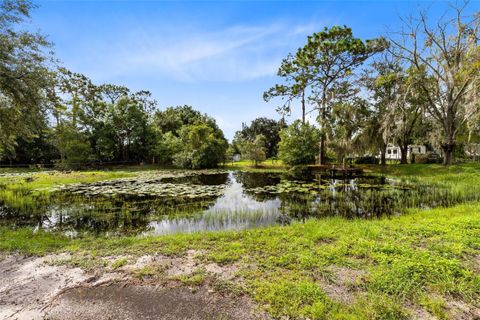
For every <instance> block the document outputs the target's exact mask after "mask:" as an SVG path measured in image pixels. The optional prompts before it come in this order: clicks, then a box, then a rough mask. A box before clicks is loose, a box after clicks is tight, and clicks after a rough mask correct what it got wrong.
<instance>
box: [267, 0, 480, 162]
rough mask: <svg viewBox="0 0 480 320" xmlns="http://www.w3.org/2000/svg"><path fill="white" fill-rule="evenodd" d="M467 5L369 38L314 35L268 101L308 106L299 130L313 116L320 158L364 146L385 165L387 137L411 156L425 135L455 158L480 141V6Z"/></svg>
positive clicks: (292, 57)
mask: <svg viewBox="0 0 480 320" xmlns="http://www.w3.org/2000/svg"><path fill="white" fill-rule="evenodd" d="M468 5H469V3H468V2H464V3H462V4H461V5H458V6H451V9H450V11H448V12H446V13H445V15H443V16H442V18H441V19H440V20H438V21H429V20H428V14H427V12H426V11H422V12H420V13H419V15H418V16H412V17H407V18H405V19H403V20H402V21H403V25H402V28H401V30H398V32H394V33H391V34H390V35H389V36H388V37H379V38H376V39H370V40H365V41H364V40H362V39H359V38H356V37H355V36H354V35H353V32H352V30H351V29H350V28H349V27H347V26H334V27H332V28H330V29H328V28H325V29H324V30H323V31H321V32H317V33H314V34H313V35H311V36H309V37H308V40H307V43H306V44H305V45H304V46H303V47H301V48H299V49H298V50H297V51H296V53H295V54H289V55H288V56H287V57H286V58H285V59H284V60H283V61H282V63H281V65H280V67H279V69H278V73H277V74H278V76H279V78H280V80H281V81H280V83H279V84H277V85H275V86H274V87H272V88H270V89H269V90H267V91H266V92H265V93H264V99H265V100H266V101H269V100H271V99H274V98H277V99H281V101H282V103H281V104H280V106H279V107H278V109H277V110H278V111H279V112H280V113H282V114H289V113H290V112H291V111H292V108H293V107H294V105H295V106H296V105H299V108H300V111H301V114H302V118H301V119H302V120H301V122H302V125H300V124H298V123H294V124H293V125H292V126H293V128H291V130H296V131H297V132H296V134H297V135H300V134H301V132H300V131H302V130H307V129H305V128H304V126H306V125H308V123H307V120H306V118H307V117H306V116H307V114H314V116H315V118H314V124H315V125H316V127H318V131H319V132H318V134H319V143H318V146H317V147H316V148H315V149H317V150H318V157H317V158H318V162H319V163H320V164H324V163H325V162H327V161H328V160H329V158H336V160H337V161H339V162H342V161H343V160H344V159H345V158H347V157H355V156H361V155H365V154H370V155H372V156H376V155H380V158H381V162H382V163H383V164H384V163H385V158H386V156H385V153H386V150H387V144H388V143H393V144H395V145H398V146H399V147H400V149H401V163H406V162H407V158H406V156H407V148H408V145H410V144H413V143H418V144H426V145H428V146H429V147H430V148H432V149H435V148H437V149H439V150H441V153H442V155H443V163H444V164H445V165H449V164H451V163H452V162H453V160H454V155H455V152H457V153H458V154H461V153H462V146H465V145H466V144H469V143H472V142H477V143H478V141H479V139H478V133H479V129H480V121H479V119H480V115H479V114H480V104H479V101H480V47H479V39H480V34H479V32H480V30H479V26H480V12H476V13H474V14H473V15H468V14H467V13H466V9H467V8H468ZM292 147H293V146H292Z"/></svg>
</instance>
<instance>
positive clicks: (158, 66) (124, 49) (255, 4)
mask: <svg viewBox="0 0 480 320" xmlns="http://www.w3.org/2000/svg"><path fill="white" fill-rule="evenodd" d="M37 4H39V6H40V7H39V8H38V9H37V10H35V12H34V13H33V19H32V24H33V25H34V27H36V28H39V29H40V30H41V31H42V32H43V33H44V34H46V35H48V37H49V40H50V41H52V42H53V43H55V52H56V55H57V57H58V58H59V59H60V60H61V61H62V63H63V65H64V66H65V67H67V68H69V69H70V70H72V71H74V72H80V73H83V74H85V75H87V76H88V77H90V78H91V79H92V80H93V81H94V82H95V83H97V84H100V83H114V84H119V85H125V86H128V87H129V88H131V89H132V90H141V89H145V90H149V91H151V92H152V94H153V96H154V98H155V99H157V101H158V102H159V107H160V109H164V108H166V107H167V106H175V105H184V104H188V105H192V106H193V107H194V108H196V109H198V110H200V111H202V112H206V113H208V114H209V115H211V116H213V117H215V118H216V119H217V122H218V124H219V126H220V127H221V128H222V129H223V130H224V132H225V135H226V137H227V138H229V139H231V138H232V137H233V134H234V133H235V131H236V130H238V129H240V128H241V124H242V122H250V121H251V120H253V119H254V118H256V117H259V116H266V117H271V118H275V119H278V118H279V116H278V114H277V113H276V112H275V107H276V105H277V104H278V102H271V103H265V102H264V101H263V99H262V94H263V92H264V91H265V90H267V89H268V88H269V87H271V86H272V85H274V84H275V83H276V81H277V78H276V75H275V73H276V70H277V68H278V66H279V64H280V62H281V59H282V58H284V57H285V56H286V55H287V54H288V53H289V52H295V51H296V49H297V48H298V47H299V46H301V45H303V44H304V43H305V41H306V37H307V36H308V35H309V34H312V33H313V32H315V31H319V30H321V29H322V28H323V27H325V26H327V27H329V26H332V25H343V24H346V25H348V26H350V27H351V28H352V29H353V32H354V34H355V35H356V36H358V37H361V38H372V37H377V36H379V35H381V34H384V33H385V32H386V31H388V30H389V29H390V30H395V29H396V28H398V25H399V23H400V21H399V17H400V16H404V15H406V14H410V13H414V12H415V11H416V10H417V9H418V8H419V7H431V9H430V10H431V11H432V14H435V13H439V12H443V11H444V9H445V8H446V6H447V2H443V1H436V2H433V1H428V2H427V1H420V2H419V1H306V2H301V1H294V2H293V1H292V2H290V1H265V2H261V1H228V2H227V1H225V2H221V1H212V2H210V1H153V0H151V1H60V0H59V1H53V0H51V1H37ZM471 7H476V9H477V10H478V8H479V7H480V2H479V1H478V0H476V1H473V2H472V4H471ZM296 117H298V114H296V113H294V114H293V115H292V117H291V118H290V120H292V119H295V118H296Z"/></svg>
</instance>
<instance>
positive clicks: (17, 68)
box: [0, 0, 53, 157]
mask: <svg viewBox="0 0 480 320" xmlns="http://www.w3.org/2000/svg"><path fill="white" fill-rule="evenodd" d="M34 7H35V6H34V5H33V4H32V3H31V2H30V1H28V0H4V1H2V2H1V3H0V157H1V155H2V154H5V153H8V154H12V153H14V148H15V143H16V141H17V138H18V137H23V138H25V139H30V138H33V137H34V136H35V132H33V131H32V128H34V127H35V125H34V124H33V123H32V121H33V122H36V121H38V120H39V119H40V120H41V119H43V118H44V112H45V108H44V107H45V105H46V104H45V103H43V102H44V99H45V96H46V92H45V88H47V87H49V86H51V85H52V77H51V72H50V71H49V65H50V64H51V63H53V57H52V54H51V53H50V52H49V49H50V46H51V45H50V43H49V42H48V41H47V40H46V38H45V37H44V36H43V35H41V34H39V33H33V32H30V31H24V30H22V29H21V26H20V25H21V24H22V23H24V22H25V21H27V20H28V19H29V18H30V11H31V10H32V9H34Z"/></svg>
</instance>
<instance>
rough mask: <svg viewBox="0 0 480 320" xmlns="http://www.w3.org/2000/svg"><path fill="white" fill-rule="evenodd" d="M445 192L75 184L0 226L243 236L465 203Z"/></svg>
mask: <svg viewBox="0 0 480 320" xmlns="http://www.w3.org/2000/svg"><path fill="white" fill-rule="evenodd" d="M463 200H464V199H459V198H458V199H457V197H456V196H455V195H454V194H452V193H451V192H449V190H447V189H444V188H441V187H435V186H425V185H419V184H413V183H408V182H402V181H395V180H390V179H387V178H384V177H371V176H360V177H354V178H338V177H337V178H335V177H330V176H322V175H319V174H309V175H306V176H302V177H290V176H288V175H285V174H278V173H247V172H240V171H234V172H218V173H207V174H195V175H192V176H189V175H186V176H181V177H166V178H158V179H147V180H141V179H140V180H132V179H118V180H111V181H106V182H97V183H90V184H82V185H74V186H70V187H68V188H66V189H63V190H61V191H58V192H55V193H54V194H53V195H52V196H50V197H49V198H48V200H46V199H39V200H38V202H37V204H36V205H34V206H30V207H28V208H25V209H23V210H12V209H10V208H8V207H6V206H5V205H3V207H2V205H1V203H0V224H1V225H7V226H10V227H13V228H15V227H25V226H27V227H31V228H34V229H36V230H38V229H44V230H51V231H58V232H62V233H65V234H67V235H69V236H72V237H75V236H79V235H81V234H82V233H94V234H102V235H109V236H112V235H113V236H114V235H151V234H154V235H165V234H173V233H191V232H199V231H218V230H242V229H248V228H257V227H264V226H270V225H278V224H288V223H291V222H292V221H302V220H304V219H307V218H312V217H313V218H321V217H326V216H342V217H346V218H367V219H368V218H375V217H380V216H389V215H398V214H402V213H403V212H405V209H406V208H410V207H422V208H427V207H434V206H445V205H449V204H452V203H455V202H456V201H463Z"/></svg>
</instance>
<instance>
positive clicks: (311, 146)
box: [278, 120, 320, 166]
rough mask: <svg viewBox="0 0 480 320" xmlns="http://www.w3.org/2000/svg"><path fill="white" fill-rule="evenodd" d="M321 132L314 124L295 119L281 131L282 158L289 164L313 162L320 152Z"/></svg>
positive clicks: (280, 153) (280, 147)
mask: <svg viewBox="0 0 480 320" xmlns="http://www.w3.org/2000/svg"><path fill="white" fill-rule="evenodd" d="M319 140H320V134H319V132H318V130H317V128H315V127H314V126H312V125H310V124H308V123H302V122H301V121H300V120H297V121H295V122H294V123H292V124H291V125H290V126H288V127H287V128H285V129H282V131H280V144H279V147H278V151H279V156H280V159H281V160H283V162H284V163H285V164H287V165H292V166H295V165H302V164H312V163H314V162H315V156H316V155H317V154H318V149H319V146H318V142H319Z"/></svg>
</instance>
